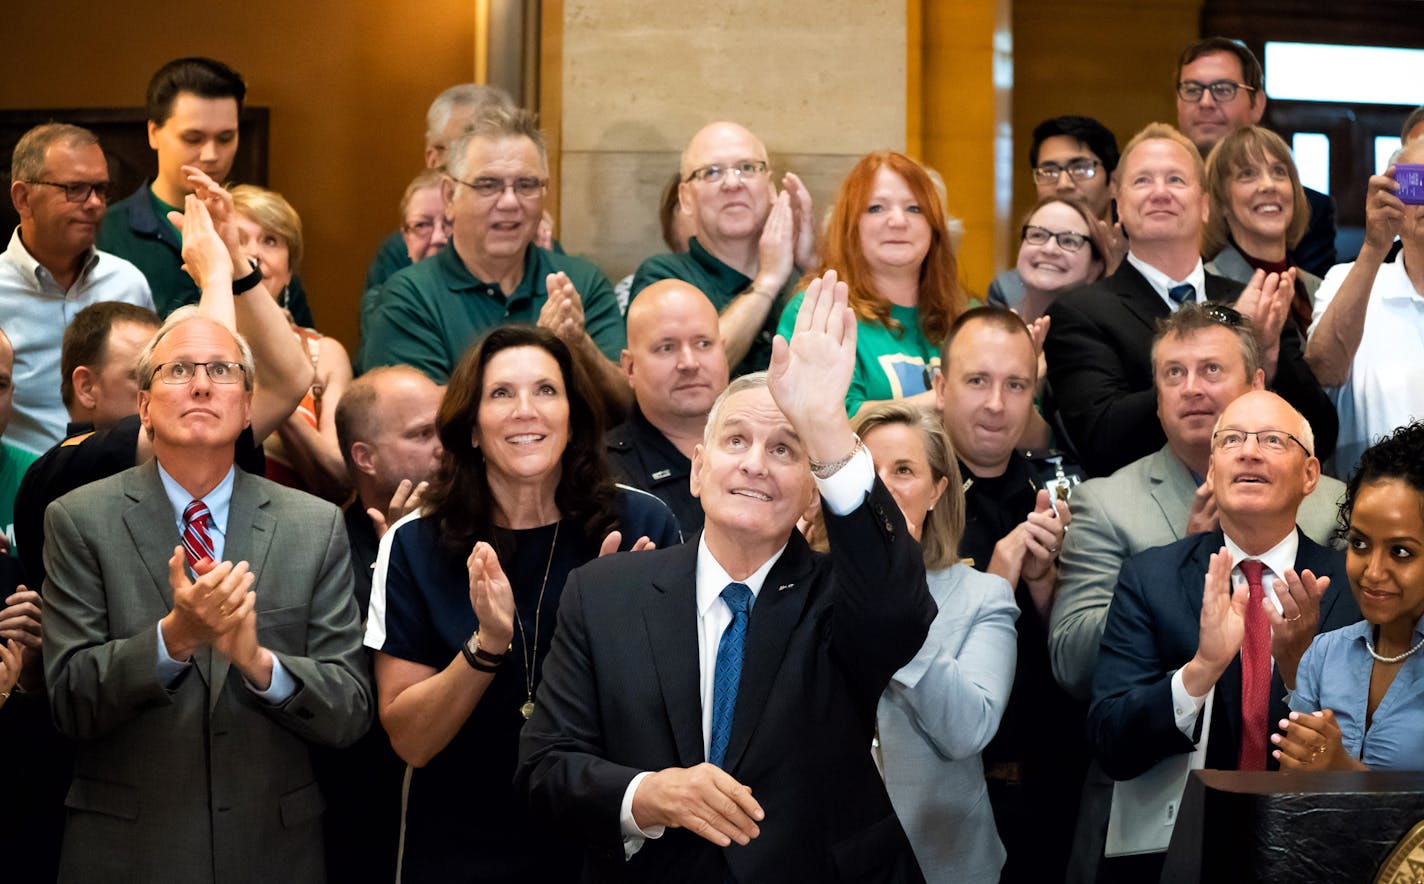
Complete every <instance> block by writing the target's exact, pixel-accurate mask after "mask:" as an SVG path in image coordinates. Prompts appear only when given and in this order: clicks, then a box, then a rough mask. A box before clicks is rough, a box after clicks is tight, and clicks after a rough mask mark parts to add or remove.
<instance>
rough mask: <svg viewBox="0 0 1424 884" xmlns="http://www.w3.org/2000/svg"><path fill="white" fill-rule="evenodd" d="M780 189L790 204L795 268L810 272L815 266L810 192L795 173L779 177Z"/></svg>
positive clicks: (813, 226)
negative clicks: (793, 232) (793, 233)
mask: <svg viewBox="0 0 1424 884" xmlns="http://www.w3.org/2000/svg"><path fill="white" fill-rule="evenodd" d="M781 189H782V192H783V193H785V194H786V195H787V197H788V198H789V200H790V202H791V214H792V224H793V230H794V231H795V236H794V242H795V249H794V254H795V261H796V266H797V267H800V268H801V269H802V270H811V269H812V268H813V267H815V266H816V264H817V258H816V214H815V211H814V210H813V209H812V207H811V191H809V190H807V189H806V185H805V184H802V183H801V179H800V178H798V177H797V176H796V173H795V172H787V173H786V174H785V175H783V176H781Z"/></svg>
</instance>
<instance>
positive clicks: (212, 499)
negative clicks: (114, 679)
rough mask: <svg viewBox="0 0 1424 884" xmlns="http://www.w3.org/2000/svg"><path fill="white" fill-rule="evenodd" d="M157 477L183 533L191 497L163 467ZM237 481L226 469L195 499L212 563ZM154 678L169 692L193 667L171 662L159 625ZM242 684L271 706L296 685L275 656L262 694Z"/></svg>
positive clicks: (218, 556)
mask: <svg viewBox="0 0 1424 884" xmlns="http://www.w3.org/2000/svg"><path fill="white" fill-rule="evenodd" d="M158 478H159V481H161V482H162V483H163V492H164V494H166V495H167V496H168V503H169V505H170V506H172V507H173V522H174V524H175V525H177V526H178V533H179V534H180V535H181V534H182V533H183V511H184V510H186V509H187V508H188V504H190V503H192V502H193V500H194V498H193V496H192V495H191V494H189V493H188V491H187V490H186V489H184V488H183V486H182V485H180V484H178V480H177V479H174V478H173V477H172V476H170V475H169V474H168V471H167V470H165V469H164V468H163V464H161V463H160V464H158ZM236 478H237V467H236V466H231V467H228V470H227V475H225V476H223V478H222V481H221V482H218V484H217V485H215V486H213V489H212V490H211V491H209V492H208V493H207V494H205V495H203V496H202V497H200V498H198V500H201V501H202V502H203V505H204V506H206V507H207V508H208V514H209V516H211V518H210V519H209V520H208V529H207V530H208V538H209V539H210V540H211V541H212V546H213V561H214V562H221V561H223V549H224V548H225V547H226V545H227V516H228V508H229V507H230V506H231V505H232V486H233V483H234V482H235V480H236ZM157 628H158V663H157V671H158V679H159V681H161V682H163V684H165V685H167V686H168V687H169V688H170V689H171V688H172V686H173V683H174V682H175V681H177V680H178V677H179V676H180V675H182V674H183V673H184V672H185V671H187V669H188V668H189V667H190V666H192V665H193V661H191V660H189V661H187V662H180V661H178V660H174V659H173V657H172V656H170V655H169V653H168V643H167V642H165V641H164V640H163V623H162V621H159V625H158V627H157ZM243 683H244V684H246V685H247V686H248V687H249V688H251V689H252V692H253V693H254V694H256V695H257V696H259V697H261V698H262V699H263V700H266V701H267V702H268V703H272V704H274V705H276V704H279V703H282V702H283V701H285V700H286V699H287V698H288V697H290V696H291V695H292V694H294V693H296V691H297V683H296V681H295V680H294V679H293V678H292V676H291V674H290V673H288V672H287V669H286V667H284V666H283V665H282V661H281V660H280V659H278V658H277V655H276V654H273V655H272V681H271V683H270V684H268V686H267V689H266V690H265V691H263V690H258V689H257V688H255V687H253V686H252V683H251V682H249V681H247V680H246V679H245V678H244V679H243Z"/></svg>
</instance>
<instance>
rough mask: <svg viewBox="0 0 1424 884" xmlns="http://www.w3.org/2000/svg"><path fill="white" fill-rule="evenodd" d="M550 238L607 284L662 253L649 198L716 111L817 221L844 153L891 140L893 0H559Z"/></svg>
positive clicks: (899, 33)
mask: <svg viewBox="0 0 1424 884" xmlns="http://www.w3.org/2000/svg"><path fill="white" fill-rule="evenodd" d="M563 7H564V8H563V16H564V17H563V22H564V32H563V55H562V75H561V86H562V97H561V104H562V123H561V127H560V142H561V151H560V160H559V164H560V167H559V170H558V176H557V177H558V187H559V237H560V241H561V242H562V243H563V245H564V248H565V249H567V250H568V251H570V252H572V253H574V254H583V255H586V256H588V257H591V258H593V259H594V260H595V261H596V262H597V263H598V264H599V265H600V266H601V267H603V269H604V270H605V271H606V272H607V273H608V275H609V276H610V277H611V278H612V279H614V280H615V281H616V280H617V279H619V278H620V277H621V276H623V275H625V274H628V273H631V272H633V270H634V268H635V267H636V266H637V264H638V262H639V261H641V260H642V259H643V258H645V257H647V256H648V255H652V254H655V253H657V252H662V251H666V246H665V245H664V244H663V242H662V236H661V233H660V231H659V227H658V219H657V214H656V208H657V205H658V197H659V195H660V193H661V190H662V187H663V185H664V184H665V183H666V181H667V178H668V176H670V175H671V174H672V172H673V171H674V170H676V168H677V163H678V156H679V154H680V152H681V150H682V148H683V146H684V145H685V144H686V142H687V140H688V139H689V138H690V137H691V136H692V134H693V133H694V132H696V131H697V130H698V129H699V128H701V127H702V126H703V125H704V124H706V123H708V122H711V121H713V120H717V119H731V120H735V121H737V122H739V123H741V124H742V125H744V126H746V127H748V128H749V129H751V130H752V131H753V132H756V133H757V134H758V135H759V136H760V137H761V138H762V140H763V141H765V142H766V146H767V149H768V151H769V152H770V153H771V159H772V165H773V167H774V171H775V174H776V176H777V180H778V181H779V179H780V175H781V173H783V172H785V171H788V170H789V171H793V172H795V173H796V174H798V175H800V176H801V178H802V180H804V181H805V182H806V186H807V187H808V188H809V189H810V191H811V194H812V198H813V200H814V202H815V206H816V214H817V215H818V220H819V217H823V216H824V214H825V213H826V212H827V211H828V210H829V209H830V207H831V203H832V202H833V200H834V198H835V189H836V187H837V186H838V185H839V183H840V180H841V178H843V177H844V175H845V173H846V172H847V171H848V170H849V169H850V167H851V166H852V165H854V164H855V161H856V160H857V159H859V158H860V157H861V156H863V155H864V154H866V153H868V152H870V151H872V150H878V149H881V148H891V149H894V150H904V149H905V137H906V119H905V114H906V52H905V46H906V7H905V4H904V3H903V2H855V0H785V2H775V3H767V2H751V0H732V2H720V3H718V4H717V5H716V9H715V14H713V12H710V11H709V10H708V8H707V7H706V6H705V5H704V4H700V3H692V2H681V0H672V2H659V3H649V2H622V0H565V2H564V3H563Z"/></svg>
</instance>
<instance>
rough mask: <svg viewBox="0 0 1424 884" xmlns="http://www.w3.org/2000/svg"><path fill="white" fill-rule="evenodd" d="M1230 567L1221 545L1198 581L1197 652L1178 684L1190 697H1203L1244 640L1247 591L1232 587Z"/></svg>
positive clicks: (1227, 556) (1248, 594)
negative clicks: (1201, 578) (1200, 582)
mask: <svg viewBox="0 0 1424 884" xmlns="http://www.w3.org/2000/svg"><path fill="white" fill-rule="evenodd" d="M1231 564H1232V563H1231V553H1229V552H1227V551H1226V547H1224V546H1223V547H1222V548H1221V549H1220V550H1219V551H1218V552H1214V553H1212V554H1211V560H1210V562H1209V563H1208V565H1207V571H1206V577H1205V578H1204V579H1203V580H1202V607H1201V626H1200V631H1199V634H1198V638H1197V653H1196V656H1195V657H1193V658H1192V659H1191V661H1190V662H1189V663H1187V665H1186V666H1185V667H1183V670H1182V683H1183V685H1184V686H1185V687H1186V689H1187V693H1189V694H1191V695H1192V696H1194V697H1200V696H1203V695H1205V694H1206V692H1207V691H1208V690H1210V689H1211V687H1212V685H1214V684H1216V680H1217V679H1219V678H1221V673H1223V672H1225V671H1226V667H1227V666H1229V665H1230V664H1231V661H1232V660H1233V659H1235V657H1236V654H1237V652H1239V651H1240V650H1241V642H1242V640H1243V639H1244V638H1245V637H1246V606H1247V605H1248V604H1250V598H1251V591H1250V589H1249V588H1248V587H1247V586H1246V585H1245V584H1244V583H1243V584H1242V585H1241V586H1238V587H1235V588H1232V586H1231Z"/></svg>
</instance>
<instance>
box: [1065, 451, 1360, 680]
mask: <svg viewBox="0 0 1424 884" xmlns="http://www.w3.org/2000/svg"><path fill="white" fill-rule="evenodd" d="M1196 490H1197V489H1196V483H1195V482H1193V481H1192V474H1191V473H1190V472H1189V471H1188V470H1187V468H1186V466H1185V465H1183V464H1182V462H1181V461H1180V460H1178V459H1177V457H1176V456H1175V455H1174V454H1172V452H1171V450H1169V449H1168V448H1167V447H1166V446H1163V447H1162V448H1161V449H1159V450H1158V451H1157V452H1155V453H1153V454H1149V455H1147V456H1146V457H1144V458H1142V459H1140V460H1136V461H1134V462H1132V463H1130V464H1128V465H1127V466H1125V467H1123V468H1122V469H1120V470H1118V471H1117V472H1115V473H1113V474H1112V475H1111V476H1104V477H1102V478H1099V479H1090V480H1088V481H1087V482H1084V483H1083V484H1081V485H1079V486H1078V487H1076V488H1074V489H1073V498H1072V501H1071V503H1070V505H1071V506H1072V508H1073V526H1072V528H1070V529H1069V531H1068V534H1067V535H1066V536H1065V537H1064V538H1063V552H1062V556H1061V559H1060V564H1059V569H1058V592H1057V594H1056V597H1055V600H1054V603H1053V616H1052V619H1051V620H1050V621H1049V627H1048V650H1049V655H1050V657H1051V658H1052V661H1053V675H1054V677H1055V678H1057V679H1058V683H1059V684H1061V685H1062V686H1063V688H1064V690H1066V691H1068V692H1069V693H1071V694H1073V695H1074V696H1076V697H1080V698H1082V699H1085V700H1086V699H1088V698H1089V696H1090V695H1091V694H1092V691H1093V670H1094V668H1095V667H1096V664H1097V661H1098V645H1099V644H1100V643H1101V642H1102V639H1103V626H1104V625H1105V624H1106V623H1107V619H1108V604H1109V603H1110V602H1111V601H1112V594H1113V587H1114V586H1116V585H1117V576H1118V572H1119V571H1120V570H1122V563H1123V562H1124V561H1126V560H1127V557H1128V556H1133V555H1136V554H1137V553H1140V552H1142V551H1143V550H1146V549H1151V548H1153V547H1155V546H1165V545H1167V544H1169V543H1175V542H1176V541H1178V540H1181V539H1182V537H1183V536H1184V532H1185V531H1186V527H1187V514H1188V513H1189V512H1190V511H1191V508H1192V498H1193V496H1194V495H1195V494H1196ZM1344 494H1345V486H1344V484H1343V483H1341V482H1340V481H1339V480H1337V479H1332V478H1330V477H1328V476H1321V477H1320V484H1318V485H1317V486H1315V491H1313V492H1312V493H1311V494H1310V496H1308V497H1307V498H1306V499H1305V501H1304V502H1303V503H1302V504H1301V506H1300V513H1299V514H1298V515H1297V517H1296V523H1297V524H1298V525H1300V527H1301V529H1302V530H1303V531H1305V534H1306V536H1307V537H1309V538H1310V539H1311V540H1314V541H1315V542H1316V543H1319V544H1322V545H1326V546H1329V545H1331V542H1332V540H1333V538H1332V536H1331V535H1332V533H1333V532H1334V531H1335V526H1336V520H1337V518H1338V515H1339V511H1338V509H1337V507H1338V505H1339V503H1340V500H1341V498H1342V497H1343V496H1344Z"/></svg>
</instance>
